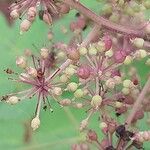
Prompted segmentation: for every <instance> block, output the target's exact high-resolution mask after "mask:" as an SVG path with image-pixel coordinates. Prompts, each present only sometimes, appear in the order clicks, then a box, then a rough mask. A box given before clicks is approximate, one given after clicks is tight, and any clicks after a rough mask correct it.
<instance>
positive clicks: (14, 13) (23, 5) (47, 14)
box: [9, 0, 70, 33]
mask: <svg viewBox="0 0 150 150" xmlns="http://www.w3.org/2000/svg"><path fill="white" fill-rule="evenodd" d="M9 9H10V16H11V17H12V18H13V19H18V18H22V17H23V16H24V15H26V19H24V20H23V21H22V23H21V24H20V32H21V33H22V32H26V31H28V30H29V29H30V27H31V25H32V23H33V22H34V20H35V18H36V16H37V15H38V16H39V18H40V19H41V20H43V21H44V22H45V23H46V24H48V25H51V24H52V22H53V21H54V20H55V19H57V18H59V17H60V16H62V15H63V14H66V13H68V12H69V11H70V7H69V6H68V5H66V4H64V3H62V2H59V1H54V0H33V1H32V0H20V1H16V2H15V3H13V4H12V5H11V6H10V7H9Z"/></svg>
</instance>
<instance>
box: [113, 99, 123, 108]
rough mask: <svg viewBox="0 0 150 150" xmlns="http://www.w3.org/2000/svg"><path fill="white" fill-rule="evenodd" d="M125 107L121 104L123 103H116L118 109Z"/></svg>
mask: <svg viewBox="0 0 150 150" xmlns="http://www.w3.org/2000/svg"><path fill="white" fill-rule="evenodd" d="M122 106H123V103H121V102H118V101H117V102H115V107H116V108H121V107H122Z"/></svg>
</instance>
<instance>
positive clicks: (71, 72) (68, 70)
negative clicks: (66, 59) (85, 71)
mask: <svg viewBox="0 0 150 150" xmlns="http://www.w3.org/2000/svg"><path fill="white" fill-rule="evenodd" d="M65 73H66V74H67V75H69V76H72V75H73V74H74V73H75V69H74V68H72V67H68V68H66V70H65Z"/></svg>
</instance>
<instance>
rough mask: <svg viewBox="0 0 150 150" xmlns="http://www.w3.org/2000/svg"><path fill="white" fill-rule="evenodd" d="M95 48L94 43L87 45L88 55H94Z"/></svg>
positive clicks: (95, 52)
mask: <svg viewBox="0 0 150 150" xmlns="http://www.w3.org/2000/svg"><path fill="white" fill-rule="evenodd" d="M96 54H97V49H96V48H95V46H94V44H92V45H90V47H89V55H96Z"/></svg>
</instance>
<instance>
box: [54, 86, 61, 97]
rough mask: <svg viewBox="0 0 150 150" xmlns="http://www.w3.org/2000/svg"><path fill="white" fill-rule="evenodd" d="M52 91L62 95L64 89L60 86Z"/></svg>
mask: <svg viewBox="0 0 150 150" xmlns="http://www.w3.org/2000/svg"><path fill="white" fill-rule="evenodd" d="M52 93H53V94H55V95H56V96H60V95H61V94H62V89H61V88H60V87H54V88H53V90H52Z"/></svg>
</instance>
